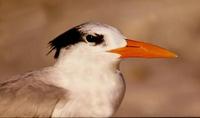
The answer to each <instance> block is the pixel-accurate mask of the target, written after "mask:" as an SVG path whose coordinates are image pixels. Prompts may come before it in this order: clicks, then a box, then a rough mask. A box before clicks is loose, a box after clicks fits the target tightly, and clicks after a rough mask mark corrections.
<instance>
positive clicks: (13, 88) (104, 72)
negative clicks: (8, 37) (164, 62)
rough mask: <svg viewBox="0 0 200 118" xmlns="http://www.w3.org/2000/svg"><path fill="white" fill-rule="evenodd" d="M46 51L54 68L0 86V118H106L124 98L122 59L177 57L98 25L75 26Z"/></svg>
mask: <svg viewBox="0 0 200 118" xmlns="http://www.w3.org/2000/svg"><path fill="white" fill-rule="evenodd" d="M49 46H50V51H49V53H53V52H54V53H55V54H54V59H55V63H54V64H52V65H51V66H48V67H44V68H41V69H39V70H34V71H30V72H26V73H23V74H19V75H16V76H13V77H11V78H9V79H7V80H5V81H3V82H1V83H0V116H1V117H111V116H112V115H113V114H114V113H115V112H116V111H117V109H118V108H119V106H120V103H121V102H122V100H123V97H124V94H125V86H126V84H125V80H124V78H123V75H122V73H121V72H120V68H119V65H120V62H121V60H122V59H125V58H175V57H177V55H176V54H175V53H173V52H171V51H169V50H167V49H164V48H161V47H159V46H156V45H153V44H150V43H146V42H141V41H136V40H132V39H129V38H126V37H125V36H124V35H123V34H122V33H121V32H120V31H119V30H118V29H116V28H115V27H113V26H110V25H107V24H104V23H99V22H86V23H83V24H80V25H77V26H75V27H73V28H71V29H69V30H67V31H66V32H64V33H62V34H61V35H58V36H57V37H56V38H54V39H53V40H51V41H50V42H49ZM49 53H48V54H49Z"/></svg>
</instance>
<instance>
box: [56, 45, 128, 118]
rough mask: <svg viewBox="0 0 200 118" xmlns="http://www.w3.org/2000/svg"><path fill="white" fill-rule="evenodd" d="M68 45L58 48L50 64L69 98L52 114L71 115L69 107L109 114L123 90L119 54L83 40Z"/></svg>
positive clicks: (115, 107) (114, 107)
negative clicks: (53, 64) (54, 60)
mask: <svg viewBox="0 0 200 118" xmlns="http://www.w3.org/2000/svg"><path fill="white" fill-rule="evenodd" d="M70 48H71V49H67V50H62V52H61V54H60V57H59V58H58V60H57V62H56V64H55V66H54V67H55V68H56V69H55V70H57V75H58V76H59V79H57V80H54V83H56V85H57V86H60V87H63V88H65V89H67V90H68V91H69V93H70V100H69V101H67V103H66V105H65V106H64V107H61V108H60V107H59V106H58V108H59V109H56V111H55V114H54V115H55V116H56V115H58V114H62V112H64V114H62V115H63V116H65V115H67V116H75V112H73V111H80V113H79V115H80V116H82V115H83V116H86V117H87V116H90V117H91V116H96V117H97V116H99V117H103V116H111V115H112V114H113V112H114V111H115V110H116V109H117V107H118V105H119V104H120V102H121V99H122V97H123V94H124V81H123V78H122V76H121V74H120V72H119V70H118V66H119V61H120V60H119V58H118V57H119V55H117V54H111V53H105V51H101V50H100V48H99V49H97V48H95V49H93V48H91V46H87V45H84V44H80V45H75V46H74V47H70ZM84 50H87V51H84ZM88 50H91V51H88ZM95 52H98V53H95ZM68 110H70V111H68ZM88 111H90V112H88ZM62 115H60V116H61V117H62Z"/></svg>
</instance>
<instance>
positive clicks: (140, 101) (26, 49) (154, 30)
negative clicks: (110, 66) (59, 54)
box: [0, 0, 200, 116]
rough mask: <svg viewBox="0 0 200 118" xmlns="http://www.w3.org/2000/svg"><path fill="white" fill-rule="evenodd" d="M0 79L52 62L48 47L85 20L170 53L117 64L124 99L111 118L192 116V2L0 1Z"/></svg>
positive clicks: (197, 22)
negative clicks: (172, 55) (174, 56)
mask: <svg viewBox="0 0 200 118" xmlns="http://www.w3.org/2000/svg"><path fill="white" fill-rule="evenodd" d="M0 14H1V15H0V55H1V56H0V78H1V80H3V79H7V78H8V77H10V76H12V75H15V74H19V73H24V72H27V71H30V70H35V69H39V68H42V67H45V66H49V65H52V64H53V63H54V59H53V55H52V54H51V55H46V54H47V52H48V51H49V47H48V42H49V41H50V40H52V39H53V38H55V37H56V36H57V35H59V34H61V33H63V32H64V31H66V30H67V29H69V28H71V27H73V26H75V25H78V24H81V23H83V22H86V21H99V22H103V23H106V24H110V25H112V26H115V27H117V28H118V29H120V30H121V31H122V32H123V33H124V35H125V36H127V37H130V38H133V39H137V40H142V41H146V42H150V43H153V44H157V45H160V46H162V47H165V48H167V49H170V50H172V51H174V52H176V53H177V54H178V55H179V58H177V59H125V60H123V61H122V63H121V67H120V68H121V71H122V72H123V75H124V77H125V79H126V83H127V89H126V94H125V98H124V100H123V102H122V104H121V106H120V108H119V110H118V111H117V113H116V114H115V115H114V116H200V0H101V1H99V0H96V1H95V0H84V1H83V0H0Z"/></svg>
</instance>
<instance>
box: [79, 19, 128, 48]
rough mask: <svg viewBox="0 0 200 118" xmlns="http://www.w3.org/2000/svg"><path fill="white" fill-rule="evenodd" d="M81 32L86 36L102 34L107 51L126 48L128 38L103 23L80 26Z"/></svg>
mask: <svg viewBox="0 0 200 118" xmlns="http://www.w3.org/2000/svg"><path fill="white" fill-rule="evenodd" d="M80 31H82V32H84V33H86V34H94V35H95V34H100V35H103V36H104V40H105V43H106V45H107V49H112V48H113V49H114V48H119V47H124V46H125V45H126V41H125V39H126V37H125V36H124V35H123V34H122V33H121V32H120V31H119V30H118V29H116V28H114V27H112V26H110V25H107V24H102V23H96V22H95V23H94V22H90V23H85V24H83V25H80Z"/></svg>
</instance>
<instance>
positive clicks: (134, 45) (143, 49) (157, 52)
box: [110, 39, 177, 58]
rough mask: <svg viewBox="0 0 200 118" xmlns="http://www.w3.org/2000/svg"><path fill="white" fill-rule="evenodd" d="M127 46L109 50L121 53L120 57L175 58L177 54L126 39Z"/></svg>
mask: <svg viewBox="0 0 200 118" xmlns="http://www.w3.org/2000/svg"><path fill="white" fill-rule="evenodd" d="M126 41H127V46H126V47H123V48H118V49H114V50H111V51H110V52H113V53H117V54H120V55H121V58H130V57H139V58H175V57H177V55H176V54H175V53H173V52H170V51H168V50H166V49H164V48H161V47H159V46H155V45H152V44H148V43H144V42H140V41H134V40H129V39H127V40H126Z"/></svg>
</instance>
